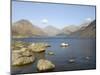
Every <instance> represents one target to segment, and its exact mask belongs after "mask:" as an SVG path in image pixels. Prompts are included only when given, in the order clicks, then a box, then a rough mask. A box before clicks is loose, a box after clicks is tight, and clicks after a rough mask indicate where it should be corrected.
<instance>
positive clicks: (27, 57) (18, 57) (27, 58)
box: [12, 50, 35, 66]
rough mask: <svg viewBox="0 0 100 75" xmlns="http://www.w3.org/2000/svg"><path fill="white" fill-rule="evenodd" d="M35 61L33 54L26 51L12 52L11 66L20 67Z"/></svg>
mask: <svg viewBox="0 0 100 75" xmlns="http://www.w3.org/2000/svg"><path fill="white" fill-rule="evenodd" d="M34 61H35V57H34V54H33V53H32V52H30V51H28V50H26V51H24V50H14V51H12V65H13V66H21V65H25V64H29V63H32V62H34Z"/></svg>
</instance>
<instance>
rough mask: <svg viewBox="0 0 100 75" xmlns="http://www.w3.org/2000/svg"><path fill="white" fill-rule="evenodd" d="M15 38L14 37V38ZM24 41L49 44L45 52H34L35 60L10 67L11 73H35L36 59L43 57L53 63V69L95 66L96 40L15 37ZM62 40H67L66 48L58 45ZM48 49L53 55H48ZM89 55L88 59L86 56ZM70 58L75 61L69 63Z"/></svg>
mask: <svg viewBox="0 0 100 75" xmlns="http://www.w3.org/2000/svg"><path fill="white" fill-rule="evenodd" d="M14 40H15V39H14ZM16 40H20V41H24V42H46V43H49V44H50V45H51V47H49V48H48V49H47V50H46V52H43V53H36V54H35V56H36V61H35V62H34V63H32V64H29V65H25V66H21V67H12V68H11V70H12V74H18V73H37V72H38V71H37V68H36V64H37V61H38V59H41V58H45V59H48V60H50V61H52V62H53V63H54V64H55V66H56V67H55V69H54V70H52V72H55V71H72V70H88V69H95V68H96V45H95V44H96V43H95V42H96V40H95V39H93V38H92V39H89V38H88V39H86V38H85V39H81V38H76V39H75V38H71V39H70V38H66V39H65V38H26V39H16ZM62 42H67V43H68V44H69V45H70V46H69V47H66V48H62V47H60V44H61V43H62ZM49 51H53V52H54V53H55V55H48V52H49ZM87 56H89V60H87V59H86V57H87ZM70 58H74V59H75V63H69V62H68V60H69V59H70Z"/></svg>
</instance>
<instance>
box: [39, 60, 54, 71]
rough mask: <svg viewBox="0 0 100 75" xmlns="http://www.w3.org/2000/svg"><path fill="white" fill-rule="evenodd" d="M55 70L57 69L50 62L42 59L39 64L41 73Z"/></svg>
mask: <svg viewBox="0 0 100 75" xmlns="http://www.w3.org/2000/svg"><path fill="white" fill-rule="evenodd" d="M54 68H55V65H54V64H53V63H52V62H51V61H49V60H45V59H40V60H39V61H38V63H37V69H38V70H39V71H49V70H52V69H54Z"/></svg>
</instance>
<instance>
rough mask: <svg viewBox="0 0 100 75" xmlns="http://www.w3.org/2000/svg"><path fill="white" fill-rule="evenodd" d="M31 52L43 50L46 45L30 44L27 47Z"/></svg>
mask: <svg viewBox="0 0 100 75" xmlns="http://www.w3.org/2000/svg"><path fill="white" fill-rule="evenodd" d="M28 48H29V49H30V50H31V51H33V52H44V51H45V50H46V47H45V45H44V44H42V43H35V44H34V45H30V46H29V47H28Z"/></svg>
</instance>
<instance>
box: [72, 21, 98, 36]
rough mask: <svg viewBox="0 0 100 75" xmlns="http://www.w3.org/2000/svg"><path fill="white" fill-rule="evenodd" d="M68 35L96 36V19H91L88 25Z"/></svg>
mask: <svg viewBox="0 0 100 75" xmlns="http://www.w3.org/2000/svg"><path fill="white" fill-rule="evenodd" d="M70 36H79V37H96V20H94V21H92V22H91V23H90V24H89V25H87V26H85V27H84V28H80V29H79V30H77V31H76V32H73V33H71V35H70Z"/></svg>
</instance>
